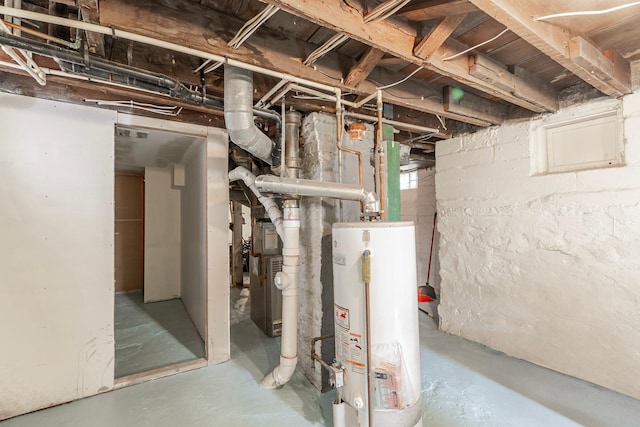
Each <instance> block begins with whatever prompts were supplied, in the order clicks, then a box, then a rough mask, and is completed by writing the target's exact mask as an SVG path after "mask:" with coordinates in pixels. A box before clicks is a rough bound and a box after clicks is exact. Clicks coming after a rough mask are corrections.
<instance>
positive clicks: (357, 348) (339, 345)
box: [334, 304, 365, 373]
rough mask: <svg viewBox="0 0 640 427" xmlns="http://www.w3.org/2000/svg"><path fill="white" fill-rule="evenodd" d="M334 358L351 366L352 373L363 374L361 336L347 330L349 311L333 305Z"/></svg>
mask: <svg viewBox="0 0 640 427" xmlns="http://www.w3.org/2000/svg"><path fill="white" fill-rule="evenodd" d="M334 311H335V322H336V326H338V327H337V328H336V358H337V359H338V360H340V361H343V362H346V363H349V364H351V367H352V369H353V371H354V372H358V373H363V372H364V367H365V364H364V350H363V342H362V336H361V335H360V334H356V333H353V332H351V330H350V329H349V326H350V322H349V309H347V308H344V307H340V306H339V305H337V304H336V305H335V307H334Z"/></svg>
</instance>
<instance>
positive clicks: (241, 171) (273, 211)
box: [229, 166, 284, 241]
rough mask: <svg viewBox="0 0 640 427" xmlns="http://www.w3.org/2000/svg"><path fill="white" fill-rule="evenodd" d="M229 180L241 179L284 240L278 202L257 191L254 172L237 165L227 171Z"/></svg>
mask: <svg viewBox="0 0 640 427" xmlns="http://www.w3.org/2000/svg"><path fill="white" fill-rule="evenodd" d="M229 181H230V182H231V181H243V182H244V183H245V184H246V186H247V187H249V189H250V190H251V191H252V192H253V194H255V195H256V197H257V198H258V201H259V202H260V203H261V204H262V206H264V209H265V211H267V215H269V219H271V222H272V223H273V225H274V226H275V227H276V232H277V233H278V236H280V238H281V239H282V240H283V241H284V229H283V225H282V212H280V208H279V207H278V204H277V203H276V202H275V201H274V200H273V199H272V198H270V197H266V196H264V195H262V193H260V191H258V189H257V188H256V186H255V181H256V177H255V175H254V174H252V173H251V172H249V170H248V169H246V168H244V167H242V166H238V167H237V168H235V169H234V170H232V171H231V172H229Z"/></svg>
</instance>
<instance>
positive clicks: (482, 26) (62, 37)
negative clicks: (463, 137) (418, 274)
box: [0, 0, 640, 138]
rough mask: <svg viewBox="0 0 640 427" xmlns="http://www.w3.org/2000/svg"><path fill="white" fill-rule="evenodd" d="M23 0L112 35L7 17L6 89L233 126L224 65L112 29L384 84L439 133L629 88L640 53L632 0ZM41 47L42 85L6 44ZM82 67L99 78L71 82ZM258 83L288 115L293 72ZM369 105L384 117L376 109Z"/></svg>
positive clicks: (330, 81) (355, 90)
mask: <svg viewBox="0 0 640 427" xmlns="http://www.w3.org/2000/svg"><path fill="white" fill-rule="evenodd" d="M12 4H13V5H14V6H20V7H21V8H22V9H23V10H24V11H30V12H37V13H41V14H47V15H55V16H59V17H63V18H70V19H73V20H78V19H82V20H84V21H85V22H89V23H95V24H100V25H101V26H102V27H103V28H105V29H106V30H109V29H111V31H112V33H109V31H103V32H104V33H107V34H100V33H98V32H94V31H87V32H86V36H85V35H84V33H83V32H82V31H76V30H74V29H69V28H68V27H67V26H65V25H53V24H52V25H48V24H46V23H43V22H41V21H38V16H37V15H28V14H25V13H24V11H22V13H23V15H22V19H19V18H13V19H11V18H10V17H9V16H8V15H5V21H10V22H7V27H8V28H6V30H13V31H14V35H13V36H12V35H9V34H6V33H4V32H1V31H0V33H2V34H0V43H2V44H3V45H5V49H4V50H5V52H0V61H1V62H0V73H2V75H3V78H2V81H1V82H0V89H1V90H3V91H7V92H13V93H20V94H26V95H31V96H38V97H44V98H50V99H58V100H65V101H71V102H84V100H85V99H87V98H90V99H99V100H103V101H126V105H125V104H121V105H116V106H114V105H106V107H108V108H118V109H119V110H124V111H135V112H136V113H137V114H145V115H152V116H159V115H160V116H163V117H167V118H170V119H174V120H182V121H189V122H193V123H199V124H208V125H213V126H222V125H223V119H222V111H221V106H222V102H221V97H222V92H223V77H222V76H223V72H222V70H223V67H221V66H220V65H221V64H220V63H218V62H216V61H205V58H204V57H203V56H200V57H198V56H197V55H190V54H186V53H180V52H176V51H175V50H171V49H168V48H166V47H158V46H157V45H158V43H155V44H156V45H155V46H153V45H150V44H147V43H140V42H136V41H131V40H127V39H125V38H121V37H114V36H113V35H114V34H115V30H124V31H128V32H131V33H135V34H137V35H143V36H148V37H151V38H153V39H156V40H160V41H166V42H171V43H174V44H177V45H181V46H185V47H188V48H191V49H195V50H196V51H200V52H206V53H211V54H216V55H219V56H222V57H224V58H228V59H230V60H238V61H242V62H244V63H247V64H251V65H255V66H259V67H263V68H265V69H268V70H272V71H276V72H280V73H286V74H288V75H293V76H296V77H300V78H303V79H306V80H307V81H312V82H317V83H322V84H324V85H328V86H332V87H335V88H336V89H339V90H340V92H339V93H340V94H341V97H342V99H344V100H346V101H350V102H352V103H355V104H357V103H358V101H361V100H362V99H364V98H365V97H366V96H368V95H370V94H373V93H375V92H376V90H377V89H378V88H384V89H383V90H382V98H383V101H384V102H385V103H386V104H389V105H392V106H393V116H394V117H393V118H394V119H396V120H401V121H403V122H407V123H416V124H420V125H423V126H429V127H432V128H436V129H438V130H439V133H438V135H437V137H439V138H445V137H448V136H449V135H450V134H451V133H456V132H459V131H461V130H469V129H473V128H470V127H469V125H473V126H490V125H493V124H500V123H502V122H504V121H505V120H507V119H513V118H522V117H528V116H531V115H535V114H538V113H542V112H550V111H555V110H557V109H558V106H559V102H560V101H561V100H562V99H563V96H564V95H563V94H564V93H567V92H568V93H572V94H574V95H575V93H585V96H597V95H600V94H605V95H609V96H614V97H616V96H621V95H623V94H626V93H629V92H630V91H631V83H630V63H631V62H632V61H635V60H638V59H640V26H639V25H637V23H636V22H635V21H636V19H637V16H639V15H640V3H639V2H634V3H630V2H628V1H626V0H606V1H605V0H565V1H562V2H550V1H544V0H470V1H465V0H448V1H447V0H428V1H419V0H412V1H408V0H387V1H380V0H375V1H374V0H368V1H365V0H315V1H302V0H261V1H257V0H242V1H238V0H200V1H196V0H159V1H151V0H139V1H135V2H128V1H125V0H100V1H98V0H58V1H47V0H23V1H22V2H20V1H16V0H13V1H7V0H5V5H12ZM0 12H5V13H8V12H9V10H8V9H6V8H4V9H2V8H0ZM582 12H586V13H582ZM12 13H13V14H14V15H15V14H16V13H15V12H12ZM565 13H566V15H560V16H549V15H556V14H565ZM27 15H28V16H27ZM16 30H19V32H18V33H15V31H16ZM16 35H19V36H20V37H21V38H22V39H18V38H17V37H16ZM23 39H27V42H25V43H22V44H21V40H22V41H24V40H23ZM34 42H35V43H48V44H49V45H50V46H57V47H56V48H55V49H56V50H57V51H60V52H62V53H59V54H57V55H58V57H57V59H56V60H52V59H51V57H52V56H57V55H54V54H51V52H46V51H44V50H43V49H40V52H41V53H42V56H39V55H36V56H34V60H35V62H36V63H37V64H39V65H40V66H42V67H46V68H47V69H46V70H44V71H45V72H46V73H47V74H48V75H47V76H46V85H44V86H41V85H39V84H38V83H36V81H35V80H34V79H33V78H32V77H29V76H28V75H27V74H26V73H25V72H24V71H23V70H22V69H21V68H20V67H19V66H18V65H16V64H15V62H14V59H12V57H10V56H9V55H8V53H10V54H12V55H15V54H16V52H17V49H15V50H13V51H11V50H10V49H8V48H7V47H6V46H13V47H22V48H24V49H25V50H32V51H33V49H32V48H31V47H30V46H31V45H32V44H33V43H34ZM58 47H59V48H58ZM36 51H37V50H36ZM74 55H75V56H74ZM61 58H64V60H62V59H61ZM100 61H102V62H100ZM92 63H100V64H103V63H108V64H107V65H109V64H115V65H126V66H128V67H130V68H131V69H132V70H138V71H140V70H142V71H146V72H150V73H156V74H154V75H156V76H157V73H160V74H162V77H163V78H164V77H166V78H167V79H166V81H164V80H163V84H165V85H167V84H175V85H180V90H179V91H178V92H179V93H178V95H180V96H177V95H176V91H175V90H173V89H172V90H168V89H167V90H164V91H159V90H154V87H150V86H152V85H149V84H145V85H141V84H139V83H140V81H139V80H137V81H135V82H134V81H133V80H132V79H131V78H127V79H118V78H116V77H117V74H116V73H115V72H113V71H109V70H110V69H109V70H107V71H102V72H100V73H96V71H95V69H93V71H92V68H91V65H92ZM109 66H111V65H109ZM78 75H80V76H84V77H85V79H84V80H78V79H73V78H72V76H76V77H77V76H78ZM88 75H89V76H91V79H90V81H87V80H88V79H87V78H86V76H88ZM134 80H135V79H134ZM254 80H255V82H254V83H255V84H254V88H255V94H254V95H255V96H254V98H255V100H256V101H257V100H259V99H261V98H263V97H264V96H265V95H268V96H266V97H264V98H263V99H262V101H263V102H262V103H260V106H262V107H265V108H269V107H271V106H272V105H273V106H275V107H278V108H277V110H278V111H279V108H280V98H281V97H282V95H281V93H278V91H275V92H274V91H273V90H272V89H273V88H274V86H276V85H278V84H279V82H280V79H278V78H276V77H274V75H265V74H260V73H254ZM102 81H106V82H110V83H114V82H115V83H118V85H113V84H102V83H100V82H102ZM167 82H168V83H167ZM136 83H138V84H136ZM134 86H135V87H134ZM175 87H178V86H174V89H175ZM165 89H166V88H165ZM172 98H173V99H172ZM205 100H206V102H205ZM132 101H135V102H136V104H132ZM286 102H287V105H291V106H294V107H295V108H296V109H299V110H301V111H328V112H332V111H334V110H335V105H336V104H335V102H332V101H329V100H326V99H325V98H324V97H323V96H321V95H318V94H314V93H313V92H310V91H308V90H307V91H304V90H299V89H298V88H295V87H293V88H291V90H289V91H288V92H287V95H286ZM140 103H144V104H145V105H146V106H141V105H142V104H140ZM93 105H95V104H93ZM149 105H150V106H149ZM359 107H360V108H357V110H358V112H360V113H364V114H370V115H375V112H372V111H370V110H371V107H370V106H369V104H366V103H365V104H363V105H359ZM352 109H355V108H352Z"/></svg>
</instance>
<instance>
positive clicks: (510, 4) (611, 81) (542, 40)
mask: <svg viewBox="0 0 640 427" xmlns="http://www.w3.org/2000/svg"><path fill="white" fill-rule="evenodd" d="M470 1H471V3H473V4H474V5H475V6H476V7H478V8H479V9H480V10H482V11H484V12H485V13H486V14H488V15H489V16H492V17H493V18H495V19H496V20H497V21H499V22H501V23H502V24H503V25H506V26H507V27H508V28H509V29H511V31H513V32H514V33H516V34H517V35H518V36H520V37H522V38H523V39H525V40H526V41H527V42H529V43H531V44H532V45H533V46H535V47H536V48H537V49H539V50H540V51H541V52H543V53H544V54H546V55H548V56H549V57H550V58H551V59H553V60H554V61H556V62H557V63H559V64H560V65H562V66H563V67H565V68H566V69H567V70H569V71H570V72H572V73H573V74H575V75H576V76H578V77H580V78H581V79H583V80H584V81H586V82H587V83H589V84H590V85H592V86H594V87H595V88H597V89H598V90H600V91H601V92H603V93H605V94H607V95H610V96H620V95H623V94H626V93H629V92H630V91H631V71H630V64H629V62H628V61H627V60H625V59H624V58H623V57H622V56H620V55H619V54H618V53H617V52H615V51H613V50H611V51H609V52H601V51H600V49H598V48H597V47H596V46H595V45H594V44H593V43H592V42H591V41H589V40H587V39H586V38H584V37H582V36H580V35H578V34H572V33H571V32H570V31H568V30H567V29H564V28H562V27H560V26H558V25H556V24H554V23H553V22H546V21H535V20H534V18H535V17H540V16H544V15H547V14H548V13H549V8H548V7H547V6H546V5H545V2H544V1H541V0H520V1H513V0H470Z"/></svg>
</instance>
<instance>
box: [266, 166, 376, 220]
mask: <svg viewBox="0 0 640 427" xmlns="http://www.w3.org/2000/svg"><path fill="white" fill-rule="evenodd" d="M255 185H256V187H257V188H258V190H259V191H268V192H273V193H280V194H293V195H298V196H312V197H330V198H333V199H342V200H355V201H360V202H362V203H363V205H364V212H365V213H368V214H373V213H378V212H379V211H380V200H378V196H377V195H376V193H374V192H372V191H367V190H365V189H364V188H362V187H360V186H359V185H351V184H341V183H337V182H324V181H312V180H308V179H299V178H298V179H296V178H282V177H277V176H273V175H261V176H258V177H256V180H255Z"/></svg>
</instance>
